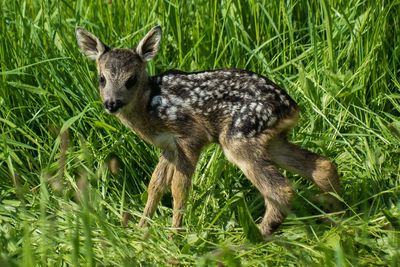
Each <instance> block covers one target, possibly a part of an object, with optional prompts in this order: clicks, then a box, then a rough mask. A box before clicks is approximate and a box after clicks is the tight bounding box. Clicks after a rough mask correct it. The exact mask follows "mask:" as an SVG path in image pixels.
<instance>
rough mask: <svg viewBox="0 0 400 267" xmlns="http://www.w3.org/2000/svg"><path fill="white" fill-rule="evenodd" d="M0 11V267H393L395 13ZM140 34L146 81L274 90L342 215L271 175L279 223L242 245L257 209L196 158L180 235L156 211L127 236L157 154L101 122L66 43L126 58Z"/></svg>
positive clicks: (271, 5) (399, 183) (339, 8)
mask: <svg viewBox="0 0 400 267" xmlns="http://www.w3.org/2000/svg"><path fill="white" fill-rule="evenodd" d="M0 9H1V16H0V32H1V35H0V107H1V109H0V112H1V113H0V114H1V116H0V129H1V135H0V203H1V204H0V266H38V265H39V266H48V265H49V266H53V265H56V266H59V265H62V266H68V265H72V266H79V265H88V266H93V265H105V266H137V265H144V266H160V265H161V266H163V265H197V266H216V265H217V264H218V263H221V264H225V265H226V266H241V265H243V266H265V265H270V266H289V265H292V266H293V265H295V266H297V265H300V266H335V265H339V266H359V265H360V266H363V265H364V266H371V265H383V266H387V265H389V266H399V265H400V254H399V251H400V241H399V240H400V232H399V231H400V200H399V193H400V176H399V173H400V162H399V159H400V149H399V143H400V119H399V115H400V80H399V77H400V75H399V74H400V73H399V69H400V62H399V60H400V22H399V19H398V14H400V1H398V0H394V1H377V2H374V1H361V0H350V1H329V0H324V1H311V2H310V1H305V0H300V1H239V0H232V1H215V0H210V1H186V2H185V1H116V0H114V1H104V0H97V1H46V0H42V1H39V0H26V1H22V0H21V1H5V0H3V1H1V7H0ZM155 24H160V25H161V26H162V27H163V34H164V35H163V41H162V47H161V50H160V53H159V54H158V55H157V57H156V58H155V60H154V61H153V62H151V63H150V66H149V72H150V73H151V74H154V73H158V72H161V71H165V70H167V69H170V68H179V69H182V70H185V71H195V70H204V69H213V68H223V67H236V68H245V69H248V70H252V71H255V72H258V73H261V74H263V75H266V76H268V77H269V78H270V79H271V80H273V81H275V82H276V83H278V84H280V85H282V87H284V88H285V89H286V90H287V91H288V92H289V94H290V95H291V96H292V97H293V98H294V99H296V101H297V102H298V103H299V104H300V106H301V109H302V116H301V120H300V123H299V127H297V128H296V129H295V131H294V132H293V133H292V134H291V139H292V140H293V142H295V143H297V144H299V145H302V146H304V147H307V148H309V149H311V150H313V151H317V152H319V153H321V154H324V155H326V156H328V157H329V158H331V159H332V160H334V161H335V163H336V164H337V166H338V169H339V171H340V173H341V176H342V184H343V188H344V194H343V196H341V197H342V200H343V204H344V206H345V207H346V214H325V213H324V212H323V211H321V210H320V208H319V207H318V206H316V205H315V201H314V199H315V195H316V194H318V191H317V190H316V188H314V187H313V186H311V185H310V184H308V183H306V182H305V181H304V180H303V179H302V178H300V177H298V176H296V175H293V174H291V173H286V175H287V176H288V177H289V178H290V180H291V181H292V183H293V186H294V187H295V188H296V192H297V195H296V196H295V199H294V201H293V208H292V213H291V214H290V215H289V217H288V219H287V220H286V221H285V222H284V224H283V226H282V227H281V228H280V230H279V231H278V232H277V233H276V234H275V235H274V236H273V237H272V241H271V242H269V243H257V242H251V241H253V240H256V239H257V232H256V231H255V230H254V227H255V224H254V222H258V221H259V220H260V216H262V214H263V212H264V205H263V200H262V198H261V197H260V196H259V194H258V192H257V191H256V190H255V189H254V188H253V187H252V186H251V184H250V182H248V181H247V180H246V179H245V177H244V176H243V174H241V173H240V172H239V171H238V169H237V168H236V167H234V166H233V165H231V164H229V163H228V162H227V160H226V159H225V158H224V157H223V153H222V152H221V150H220V149H219V148H218V147H217V146H211V147H209V148H207V149H206V150H205V151H204V153H203V156H202V158H201V160H200V163H199V165H198V167H197V172H196V174H195V176H194V177H193V190H192V192H191V195H190V201H189V204H188V208H187V212H186V217H185V222H184V227H185V230H184V231H182V232H181V233H179V235H178V236H176V237H175V238H174V239H170V234H171V230H170V229H169V227H170V220H171V213H172V212H171V198H170V196H166V197H165V198H164V199H163V201H162V202H163V205H162V206H160V208H159V209H158V212H157V214H156V216H155V217H154V221H153V223H152V226H151V227H150V229H149V230H148V231H146V230H142V229H139V228H138V227H137V226H136V223H137V222H138V220H139V216H140V214H141V211H142V209H143V207H144V203H145V200H146V197H147V195H146V186H147V183H148V181H149V177H150V175H151V172H152V170H153V168H154V166H155V164H156V162H157V158H158V153H159V151H158V150H157V149H155V148H153V147H152V146H150V145H148V144H145V143H144V142H142V141H141V140H140V139H139V138H138V137H136V136H135V135H134V134H132V133H131V132H130V131H129V130H128V129H126V128H125V127H124V126H122V125H121V123H119V122H118V121H117V120H116V119H115V118H113V117H112V116H109V115H107V114H105V112H103V110H102V106H101V103H100V101H99V97H98V92H97V82H96V73H95V66H94V64H93V63H92V62H90V61H88V60H87V59H86V58H85V57H84V56H82V55H81V54H80V52H79V51H78V47H77V45H76V40H75V36H74V31H75V27H76V26H82V27H85V28H87V29H88V30H90V31H92V32H94V33H95V34H96V35H97V36H100V37H101V38H102V40H104V41H105V42H106V43H107V44H108V45H110V46H117V47H134V45H135V43H136V42H137V41H138V40H139V39H140V38H141V37H142V36H143V35H144V34H145V33H146V32H147V31H148V30H149V29H150V28H151V27H152V26H154V25H155ZM110 162H114V163H113V166H112V167H110ZM116 162H117V163H116ZM117 165H118V166H117ZM326 217H329V218H331V220H333V221H335V222H336V226H331V225H328V224H324V223H321V221H323V219H324V218H326Z"/></svg>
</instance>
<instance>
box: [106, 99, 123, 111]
mask: <svg viewBox="0 0 400 267" xmlns="http://www.w3.org/2000/svg"><path fill="white" fill-rule="evenodd" d="M124 106H125V103H124V102H122V101H121V100H115V101H113V100H107V101H105V102H104V108H105V110H106V111H107V112H108V113H110V114H113V113H117V112H118V111H120V110H121V109H122V108H123V107H124Z"/></svg>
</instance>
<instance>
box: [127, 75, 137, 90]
mask: <svg viewBox="0 0 400 267" xmlns="http://www.w3.org/2000/svg"><path fill="white" fill-rule="evenodd" d="M136 80H137V79H136V75H132V76H131V77H130V78H129V79H128V80H127V81H126V83H125V86H126V89H128V90H129V89H131V88H132V87H133V86H134V85H135V83H136Z"/></svg>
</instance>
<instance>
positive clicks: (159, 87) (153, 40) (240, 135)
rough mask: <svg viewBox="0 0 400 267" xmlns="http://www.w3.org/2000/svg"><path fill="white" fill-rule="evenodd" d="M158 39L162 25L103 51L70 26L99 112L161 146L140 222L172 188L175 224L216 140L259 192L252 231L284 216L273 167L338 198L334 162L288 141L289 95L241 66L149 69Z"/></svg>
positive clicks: (282, 189)
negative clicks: (94, 78)
mask: <svg viewBox="0 0 400 267" xmlns="http://www.w3.org/2000/svg"><path fill="white" fill-rule="evenodd" d="M161 36H162V30H161V27H160V26H155V27H154V28H152V29H151V30H150V31H149V32H148V33H147V34H146V35H145V36H144V37H143V39H141V40H140V42H139V43H138V45H137V46H136V48H110V47H108V46H107V45H105V44H104V43H103V42H102V41H101V40H100V39H99V38H98V37H96V36H95V35H94V34H92V33H90V32H88V31H86V30H85V29H83V28H81V27H78V28H76V37H77V41H78V45H79V48H80V50H81V52H82V53H83V54H85V55H86V56H87V57H88V58H89V59H92V60H95V62H96V66H97V71H98V80H99V91H100V97H101V99H102V103H103V105H104V108H105V110H106V112H107V113H110V114H113V115H115V116H116V117H117V118H118V119H119V120H120V121H121V122H122V123H123V124H124V125H125V126H127V127H128V128H130V129H131V130H132V131H133V132H134V133H136V134H137V135H138V136H139V137H140V138H141V139H143V140H144V141H146V142H148V143H150V144H153V145H154V146H156V147H158V148H159V149H160V151H161V153H160V158H159V162H158V164H157V165H156V167H155V170H154V172H153V174H152V176H151V178H150V182H149V185H148V199H147V202H146V205H145V207H144V211H143V215H142V217H141V219H140V221H139V226H140V227H148V225H149V221H150V219H151V218H152V216H153V215H154V213H155V211H156V209H157V206H158V204H159V202H160V199H161V197H162V196H163V194H164V193H165V192H167V191H169V189H170V191H171V193H172V199H173V203H172V204H173V205H172V208H173V211H172V228H173V229H181V227H182V221H183V215H184V210H185V206H186V201H187V199H188V196H189V191H190V189H191V184H192V183H191V177H192V175H193V173H194V171H195V168H196V164H197V162H198V160H199V156H200V154H201V151H202V149H203V148H204V147H206V146H207V145H209V144H211V143H217V144H219V145H220V146H221V147H222V150H223V152H224V155H225V156H226V158H227V159H228V160H229V161H230V162H232V163H233V164H235V165H237V167H238V168H239V169H240V170H241V171H242V172H243V174H244V175H245V176H246V177H247V178H248V179H249V180H250V181H251V183H252V184H253V185H254V186H255V187H256V188H257V189H258V191H259V192H260V193H261V195H262V197H263V199H264V201H265V206H266V210H265V214H264V216H263V218H262V220H261V223H260V224H259V230H260V232H261V234H262V236H263V238H264V239H268V238H269V237H270V236H271V235H272V233H273V232H274V231H275V230H277V228H278V227H279V226H280V225H281V223H282V222H283V221H284V220H285V218H286V217H287V215H288V213H289V211H290V206H291V205H290V200H291V199H292V197H293V194H294V191H293V188H292V186H291V184H290V182H289V181H288V179H287V178H286V177H285V176H284V175H283V174H282V173H281V171H280V168H283V169H286V170H288V171H290V172H294V173H297V174H299V175H300V176H302V177H305V178H307V179H308V180H309V181H311V182H312V183H314V184H315V185H316V186H317V187H318V188H319V189H320V190H321V191H322V194H324V195H326V198H327V203H328V205H330V207H333V209H336V208H335V207H337V206H339V205H340V203H338V202H339V200H338V198H337V197H336V196H337V195H339V194H340V192H341V186H340V182H339V175H338V171H337V168H336V166H335V164H334V163H333V162H331V161H330V160H329V159H327V158H326V157H324V156H321V155H319V154H316V153H314V152H311V151H308V150H306V149H304V148H301V147H300V146H298V145H295V144H293V143H291V142H289V140H288V133H289V131H290V130H291V129H292V128H293V127H294V126H295V125H296V123H297V121H298V118H299V107H298V105H297V104H296V102H295V101H294V100H293V99H292V98H291V97H290V96H289V95H288V93H286V92H285V91H284V90H283V89H281V88H280V87H279V86H278V85H277V84H275V83H273V82H272V81H270V80H269V79H268V78H267V77H265V76H262V75H260V74H257V73H254V72H251V71H246V70H241V69H229V68H226V69H216V70H207V71H197V72H184V71H180V70H174V69H172V70H167V71H165V72H163V73H161V74H158V75H154V76H149V75H148V73H147V70H146V69H147V62H148V61H150V60H151V59H153V58H154V57H155V56H156V54H157V53H158V51H159V48H160V43H161Z"/></svg>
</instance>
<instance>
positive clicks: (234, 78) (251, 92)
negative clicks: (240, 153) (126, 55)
mask: <svg viewBox="0 0 400 267" xmlns="http://www.w3.org/2000/svg"><path fill="white" fill-rule="evenodd" d="M150 84H151V88H152V94H151V98H150V101H149V111H150V114H152V115H153V116H156V117H158V118H160V119H161V120H163V121H169V122H170V123H174V122H176V121H184V120H189V121H190V120H196V118H202V119H203V120H206V121H209V122H210V124H213V125H215V124H216V122H221V121H224V120H228V121H229V122H230V127H229V132H228V133H229V134H230V135H231V137H234V138H240V137H255V136H257V135H258V134H260V133H261V132H263V131H264V130H266V129H267V128H272V127H273V126H274V125H275V123H276V122H278V121H279V119H281V118H283V117H285V115H287V114H288V113H291V112H293V110H294V109H297V105H296V103H295V102H294V101H293V99H292V98H290V96H289V95H288V94H287V93H286V92H285V91H283V90H282V89H281V88H279V87H278V86H277V85H276V84H274V83H273V82H271V81H270V80H268V79H267V78H266V77H263V76H261V75H258V74H256V73H252V72H249V71H244V70H237V69H227V70H213V71H204V72H194V73H186V72H182V71H176V70H171V71H167V72H165V73H162V74H160V75H157V76H153V77H151V78H150ZM215 127H216V129H215V130H216V131H215V133H214V134H213V135H215V134H218V133H219V132H220V130H221V129H218V124H217V125H215ZM216 137H217V136H216Z"/></svg>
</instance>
